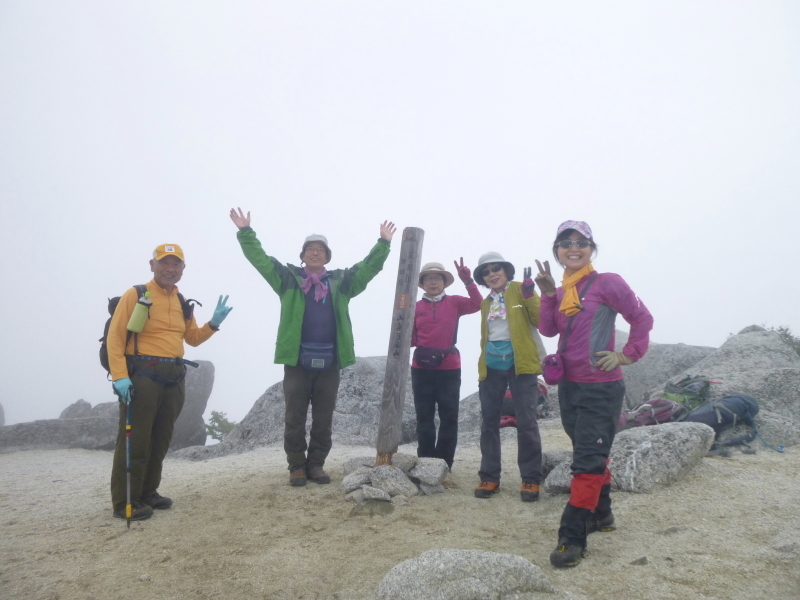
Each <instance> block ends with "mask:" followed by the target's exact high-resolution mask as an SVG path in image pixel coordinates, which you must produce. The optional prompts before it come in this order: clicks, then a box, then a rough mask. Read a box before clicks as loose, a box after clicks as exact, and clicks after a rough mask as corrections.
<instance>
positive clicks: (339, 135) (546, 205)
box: [0, 0, 800, 424]
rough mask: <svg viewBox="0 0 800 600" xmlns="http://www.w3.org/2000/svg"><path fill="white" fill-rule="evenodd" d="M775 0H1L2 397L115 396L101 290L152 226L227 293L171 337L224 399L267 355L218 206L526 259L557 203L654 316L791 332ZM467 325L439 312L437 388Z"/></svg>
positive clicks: (270, 341) (383, 283)
mask: <svg viewBox="0 0 800 600" xmlns="http://www.w3.org/2000/svg"><path fill="white" fill-rule="evenodd" d="M799 6H800V5H798V4H797V3H793V2H769V1H764V0H753V1H750V2H732V1H724V2H722V1H721V2H663V3H658V2H647V3H642V2H635V1H631V2H602V3H598V2H570V3H556V2H551V3H538V2H532V1H524V2H504V3H489V2H458V3H455V2H411V1H404V2H381V3H373V2H331V3H327V2H314V3H309V2H297V1H293V2H285V3H275V2H270V3H266V2H255V1H254V2H245V1H241V2H225V3H223V2H201V1H198V0H192V1H191V2H188V1H186V2H177V1H167V2H163V1H157V2H156V1H154V2H144V1H139V2H124V1H120V2H113V3H109V2H104V1H100V0H98V1H96V2H80V1H74V2H56V1H50V2H35V1H30V0H25V1H9V0H5V1H3V2H0V82H2V83H0V267H1V268H2V280H3V284H4V285H3V290H2V293H0V319H1V321H0V331H2V334H0V336H1V337H0V339H2V344H0V403H2V405H3V407H4V408H5V414H6V423H7V424H11V423H17V422H22V421H29V420H33V419H37V418H56V417H57V416H58V415H59V413H60V412H61V410H62V409H63V408H65V407H66V406H67V405H69V404H70V403H72V402H74V401H75V400H77V399H79V398H83V399H85V400H87V401H88V402H90V403H91V404H92V405H94V404H97V403H98V402H107V401H111V400H113V399H114V398H113V396H112V394H111V384H110V383H108V382H107V381H106V380H105V378H104V375H105V373H104V371H103V369H102V368H101V367H100V365H99V364H98V361H97V349H98V347H99V346H98V342H97V339H98V337H100V334H101V333H102V327H103V324H104V322H105V319H106V304H107V301H106V299H107V298H108V297H109V296H115V295H119V294H121V293H122V292H123V291H124V290H125V288H126V287H128V286H130V285H133V284H136V283H144V282H146V281H148V280H149V279H150V276H151V274H150V271H149V267H148V264H147V261H148V260H149V258H150V256H151V252H152V250H153V248H154V247H155V246H156V245H158V244H161V243H165V242H175V243H179V244H181V245H182V246H183V248H184V250H185V252H186V262H187V268H186V272H185V275H184V278H183V281H182V282H181V283H180V288H181V290H182V291H183V292H184V293H185V294H186V295H187V296H189V297H192V298H198V299H199V300H201V301H202V302H203V303H204V304H205V306H204V307H203V308H202V309H198V311H199V312H198V317H199V320H200V321H201V322H204V321H206V320H207V319H208V318H210V316H211V312H212V310H213V306H214V304H215V302H216V299H217V297H218V295H219V294H229V295H230V301H229V303H230V304H232V305H233V306H234V310H233V312H232V313H231V314H230V316H229V317H228V319H227V320H226V321H225V323H224V324H223V326H222V329H221V331H220V333H219V334H218V335H216V336H215V337H214V338H212V340H210V341H209V342H207V343H206V344H204V345H203V346H201V347H200V348H198V349H192V348H188V349H187V357H188V358H196V359H206V360H211V361H213V362H214V364H215V365H216V369H217V371H216V384H215V387H214V393H213V394H212V396H211V399H210V401H209V411H210V410H222V411H225V412H227V413H228V416H229V417H230V418H232V419H234V420H237V421H238V420H241V419H242V418H243V417H244V416H245V415H246V414H247V412H248V411H249V409H250V408H251V407H252V405H253V403H254V402H255V400H256V399H257V398H258V396H259V395H260V394H261V393H263V391H264V390H265V389H266V388H267V387H268V386H270V385H272V384H274V383H276V382H277V381H279V380H280V379H281V378H282V368H281V367H279V366H276V365H274V364H273V363H272V360H273V351H274V342H275V334H276V330H277V323H278V315H279V302H278V299H277V297H276V296H275V294H274V293H273V292H272V291H271V289H270V288H269V287H268V286H267V284H266V282H264V281H263V279H262V278H261V277H260V275H258V273H257V272H256V271H255V270H254V269H253V268H252V267H251V266H250V265H249V263H247V262H246V261H245V259H244V257H243V256H242V254H241V251H240V249H239V246H238V243H237V242H236V237H235V232H236V228H235V227H234V225H233V224H232V223H231V222H230V220H229V218H228V216H227V213H228V210H229V209H230V207H232V206H241V207H242V208H244V209H245V210H251V211H252V215H253V227H254V229H255V230H256V231H257V233H258V235H259V238H260V239H261V241H262V243H263V244H264V247H265V248H266V249H267V251H268V252H270V253H271V254H273V255H274V256H276V257H278V258H279V259H281V260H282V261H283V262H287V261H288V262H294V263H297V262H298V260H299V259H298V254H299V251H300V247H301V244H302V240H303V239H304V238H305V236H307V235H309V234H310V233H312V232H316V233H324V234H325V235H327V236H328V239H329V241H330V244H331V248H332V250H333V261H332V263H331V265H330V266H332V267H345V266H350V265H351V264H353V263H355V262H357V261H358V260H360V259H361V258H363V256H364V255H365V254H366V253H367V251H368V250H369V248H370V247H371V246H372V244H373V243H374V242H375V240H376V239H377V237H378V233H379V232H378V226H379V223H380V222H381V221H383V220H384V219H390V220H393V221H395V222H396V223H397V224H398V225H399V226H400V228H401V229H402V228H403V227H407V226H416V227H421V228H423V229H424V230H425V232H426V233H425V246H424V252H423V262H427V261H430V260H437V261H441V262H444V263H445V265H452V260H453V259H454V258H458V257H459V256H463V257H464V259H465V261H466V262H467V264H468V265H469V266H471V267H474V266H475V263H476V261H477V258H478V256H480V255H481V254H482V253H484V252H486V251H488V250H497V251H499V252H501V253H503V255H504V256H505V257H506V258H507V259H508V260H510V261H512V262H513V263H514V264H515V265H516V266H517V270H518V272H520V273H521V270H522V268H523V267H524V266H526V265H531V264H533V261H534V259H535V258H538V259H540V260H542V259H546V258H549V257H550V252H549V248H550V244H551V242H552V239H553V237H554V234H555V228H556V226H557V225H558V224H559V223H560V222H562V221H564V220H566V219H582V220H586V221H588V222H589V224H590V225H591V226H592V228H593V229H594V232H595V237H596V240H597V241H598V243H599V245H600V254H599V256H598V258H597V259H596V260H595V266H596V267H597V268H598V269H599V270H601V271H614V272H618V273H620V274H621V275H622V276H623V277H625V279H626V280H627V281H628V282H629V283H630V285H631V286H632V287H633V289H634V290H635V291H636V292H637V293H638V294H639V296H640V297H641V298H642V300H643V301H644V302H645V303H646V304H647V306H648V307H649V308H650V310H651V312H652V313H653V315H654V317H655V329H654V331H653V333H652V338H651V339H653V340H654V341H657V342H665V343H667V342H669V343H676V342H684V343H688V344H700V345H709V346H718V345H720V344H722V343H723V342H724V340H725V338H726V337H727V335H728V334H729V333H734V332H736V331H738V330H739V329H741V328H742V327H744V326H746V325H750V324H753V323H757V324H767V325H773V326H778V325H787V326H789V327H791V328H792V329H793V330H794V331H795V333H800V314H799V313H798V308H797V302H796V298H797V297H798V296H800V283H799V282H798V277H797V275H796V273H795V267H792V265H793V264H794V259H795V257H796V255H797V246H798V242H797V241H796V239H795V238H796V232H795V227H796V226H797V223H798V220H799V218H800V209H798V197H799V196H800V169H798V161H800V111H798V107H800V8H799ZM398 250H399V235H398V243H396V244H395V245H394V248H393V252H392V255H391V257H390V259H389V261H388V262H387V265H386V268H385V270H384V272H383V273H382V274H381V275H379V276H378V277H377V278H376V279H375V280H374V281H373V282H372V284H371V285H370V287H369V288H368V290H367V291H366V292H365V293H364V294H362V295H361V296H359V297H357V298H356V299H354V300H353V302H352V303H351V315H352V320H353V324H354V329H355V338H356V354H357V355H358V356H374V355H385V354H386V351H387V346H388V339H389V336H388V334H389V327H390V322H391V304H392V297H393V292H394V274H395V273H396V270H397V257H398V254H399V253H398ZM450 291H452V292H454V293H464V292H463V286H462V285H461V284H460V283H459V282H456V284H454V286H453V287H452V288H450ZM620 324H621V325H622V326H623V328H626V327H625V326H624V325H625V324H624V323H620ZM478 332H479V324H478V317H477V316H476V315H473V316H470V317H465V318H463V319H462V322H461V326H460V329H459V347H460V348H461V351H462V356H463V359H464V368H463V380H464V384H463V386H462V397H464V396H466V395H468V394H469V393H471V392H473V391H475V390H476V389H477V383H476V379H477V369H476V360H477V350H478V348H477V346H478V338H479V335H478ZM546 343H547V344H548V347H549V348H553V343H552V342H551V341H549V340H548V341H546Z"/></svg>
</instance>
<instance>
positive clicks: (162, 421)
mask: <svg viewBox="0 0 800 600" xmlns="http://www.w3.org/2000/svg"><path fill="white" fill-rule="evenodd" d="M145 365H146V363H143V362H140V363H139V365H138V366H139V367H143V366H145ZM147 369H148V370H149V371H151V372H153V373H156V374H158V375H160V376H162V377H166V378H167V379H170V380H175V379H177V378H178V377H179V376H180V375H181V373H183V371H184V369H186V367H184V366H183V365H181V366H178V365H174V364H170V363H156V364H154V365H150V366H148V367H147ZM131 381H132V382H133V400H131V502H133V501H134V500H138V499H139V498H141V497H142V496H146V495H148V494H151V493H152V492H155V491H156V490H157V489H158V486H159V485H160V484H161V466H162V464H163V462H164V457H165V456H166V455H167V450H168V449H169V443H170V441H171V440H172V431H173V429H174V427H175V421H176V420H177V419H178V415H180V414H181V409H182V408H183V399H184V396H185V390H186V388H185V380H181V381H180V382H179V383H177V384H175V385H171V386H168V385H164V384H163V383H157V382H155V381H153V380H152V379H150V378H148V377H145V376H143V375H131ZM125 491H126V449H125V405H124V404H122V403H120V409H119V429H118V431H117V445H116V447H115V448H114V464H113V467H112V469H111V502H112V503H113V505H114V510H123V509H124V508H125V504H126V496H125Z"/></svg>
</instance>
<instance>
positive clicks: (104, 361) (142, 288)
mask: <svg viewBox="0 0 800 600" xmlns="http://www.w3.org/2000/svg"><path fill="white" fill-rule="evenodd" d="M133 288H134V289H135V290H136V294H137V300H138V299H139V298H141V297H142V296H144V294H145V292H146V291H147V286H146V285H144V284H141V285H135V286H133ZM178 300H179V301H180V303H181V309H182V310H183V318H184V319H186V320H187V321H188V320H189V319H191V318H192V315H193V314H194V305H195V304H200V303H199V302H198V301H197V300H192V299H191V298H190V299H189V300H186V299H185V298H184V297H183V294H181V293H180V292H178ZM119 301H120V296H114V297H113V298H109V299H108V314H109V315H110V316H109V317H108V320H107V321H106V326H105V328H104V329H103V337H101V338H100V339H99V340H98V341H99V342H100V365H101V366H102V367H103V368H104V369H105V370H106V372H107V373H108V375H109V376H110V375H111V366H110V365H109V362H108V346H107V345H106V338H108V329H109V328H110V327H111V319H112V318H113V317H114V311H115V310H117V305H118V304H119ZM200 306H203V305H202V304H200ZM131 336H134V338H133V344H134V354H139V349H138V343H137V342H138V339H139V334H138V333H133V332H132V331H129V332H128V337H127V338H126V339H125V347H126V348H127V347H128V342H130V341H131Z"/></svg>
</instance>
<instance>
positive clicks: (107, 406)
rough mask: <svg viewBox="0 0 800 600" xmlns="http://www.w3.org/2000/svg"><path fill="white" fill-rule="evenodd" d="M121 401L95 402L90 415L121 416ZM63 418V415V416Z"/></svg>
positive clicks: (116, 417)
mask: <svg viewBox="0 0 800 600" xmlns="http://www.w3.org/2000/svg"><path fill="white" fill-rule="evenodd" d="M119 406H120V405H119V402H118V401H116V400H115V401H114V402H100V403H99V404H95V405H94V406H93V407H92V410H91V411H90V413H89V416H90V417H95V418H106V417H111V418H114V419H118V418H119ZM62 414H63V413H62ZM62 419H63V417H62Z"/></svg>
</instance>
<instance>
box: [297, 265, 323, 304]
mask: <svg viewBox="0 0 800 600" xmlns="http://www.w3.org/2000/svg"><path fill="white" fill-rule="evenodd" d="M303 270H304V271H305V272H306V275H308V277H306V278H305V279H303V283H302V284H301V285H300V289H301V290H303V293H304V294H307V293H308V291H309V290H310V289H311V286H312V285H313V286H314V301H316V302H319V301H320V300H323V299H324V298H325V296H327V295H328V286H327V285H326V284H325V282H324V281H322V278H323V277H325V275H327V274H328V270H327V269H322V273H319V274H317V273H309V272H308V268H306V267H303Z"/></svg>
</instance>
